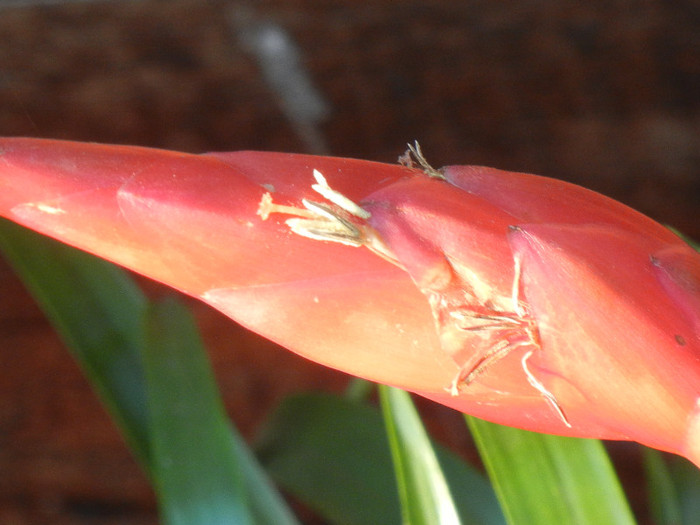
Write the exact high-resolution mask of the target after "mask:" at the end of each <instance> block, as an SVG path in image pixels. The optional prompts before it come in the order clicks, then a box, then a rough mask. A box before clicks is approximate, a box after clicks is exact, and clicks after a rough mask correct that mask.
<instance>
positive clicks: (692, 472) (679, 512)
mask: <svg viewBox="0 0 700 525" xmlns="http://www.w3.org/2000/svg"><path fill="white" fill-rule="evenodd" d="M643 454H644V468H645V471H646V475H647V490H648V494H649V505H650V508H651V513H652V516H653V518H654V523H656V524H658V525H695V524H696V523H697V522H698V516H700V470H698V469H697V468H696V467H695V466H694V465H692V464H691V463H690V462H688V461H686V460H685V459H682V458H679V457H675V456H674V457H670V458H668V461H665V460H664V457H663V454H661V452H659V451H657V450H652V449H650V448H646V447H645V448H644V449H643Z"/></svg>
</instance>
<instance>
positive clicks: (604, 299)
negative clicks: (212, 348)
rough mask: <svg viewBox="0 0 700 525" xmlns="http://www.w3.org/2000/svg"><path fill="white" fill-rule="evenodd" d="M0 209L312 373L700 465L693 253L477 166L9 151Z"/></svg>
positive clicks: (698, 280)
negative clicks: (195, 305) (267, 343)
mask: <svg viewBox="0 0 700 525" xmlns="http://www.w3.org/2000/svg"><path fill="white" fill-rule="evenodd" d="M0 186H1V192H0V214H2V215H3V216H5V217H7V218H8V219H11V220H13V221H16V222H18V223H20V224H23V225H25V226H28V227H30V228H33V229H35V230H37V231H40V232H43V233H45V234H47V235H50V236H52V237H55V238H56V239H59V240H61V241H63V242H66V243H68V244H71V245H74V246H77V247H79V248H82V249H84V250H87V251H89V252H92V253H94V254H96V255H98V256H100V257H104V258H106V259H109V260H112V261H114V262H116V263H118V264H121V265H123V266H126V267H128V268H130V269H132V270H135V271H137V272H140V273H143V274H145V275H147V276H149V277H151V278H154V279H157V280H159V281H162V282H164V283H166V284H169V285H170V286H173V287H175V288H177V289H179V290H181V291H183V292H185V293H188V294H190V295H193V296H195V297H199V298H200V299H202V300H204V301H206V302H207V303H209V304H210V305H212V306H214V307H215V308H217V309H219V310H221V311H222V312H224V313H226V314H227V315H229V316H230V317H231V318H233V319H235V320H236V321H238V322H240V323H241V324H243V325H245V326H247V327H248V328H250V329H252V330H254V331H256V332H258V333H260V334H262V335H264V336H266V337H268V338H270V339H272V340H274V341H276V342H278V343H280V344H282V345H284V346H286V347H287V348H289V349H290V350H293V351H295V352H297V353H299V354H301V355H303V356H305V357H308V358H309V359H312V360H314V361H317V362H320V363H323V364H326V365H328V366H332V367H334V368H337V369H340V370H344V371H346V372H348V373H351V374H354V375H357V376H360V377H364V378H368V379H372V380H375V381H378V382H382V383H387V384H391V385H395V386H399V387H402V388H405V389H408V390H411V391H413V392H416V393H418V394H421V395H423V396H425V397H428V398H430V399H434V400H436V401H438V402H440V403H443V404H445V405H448V406H451V407H454V408H456V409H458V410H461V411H463V412H466V413H469V414H472V415H475V416H478V417H482V418H484V419H488V420H491V421H495V422H499V423H503V424H507V425H512V426H517V427H521V428H526V429H529V430H535V431H540V432H549V433H555V434H562V435H571V436H580V437H595V438H605V439H624V440H635V441H638V442H640V443H643V444H646V445H649V446H652V447H656V448H659V449H663V450H668V451H671V452H675V453H678V454H681V455H684V456H686V457H688V458H689V459H690V460H691V461H694V462H695V463H696V464H698V465H700V255H698V254H697V253H696V252H694V251H693V250H692V249H691V248H690V247H689V246H688V245H686V244H685V243H684V242H683V241H682V240H681V239H679V238H678V237H677V236H676V235H675V234H673V233H672V232H670V231H669V230H667V229H666V228H664V227H663V226H661V225H659V224H658V223H656V222H654V221H652V220H651V219H649V218H647V217H645V216H643V215H641V214H639V213H637V212H635V211H634V210H632V209H630V208H628V207H626V206H624V205H622V204H620V203H618V202H616V201H613V200H611V199H608V198H606V197H603V196H602V195H599V194H597V193H594V192H591V191H588V190H585V189H583V188H580V187H578V186H574V185H572V184H568V183H565V182H561V181H557V180H553V179H547V178H543V177H538V176H535V175H526V174H521V173H511V172H505V171H500V170H496V169H492V168H484V167H475V166H448V167H445V168H442V169H439V170H436V169H433V168H432V167H430V166H429V165H428V163H427V162H426V161H425V159H424V158H423V155H422V153H421V152H420V149H419V148H418V147H417V146H416V147H412V148H411V151H410V152H409V155H407V156H404V157H403V158H402V164H398V165H388V164H379V163H373V162H367V161H361V160H352V159H340V158H329V157H313V156H307V155H293V154H282V153H263V152H235V153H210V154H206V155H189V154H183V153H175V152H168V151H161V150H153V149H146V148H137V147H127V146H105V145H97V144H82V143H73V142H62V141H51V140H38V139H11V138H10V139H1V140H0Z"/></svg>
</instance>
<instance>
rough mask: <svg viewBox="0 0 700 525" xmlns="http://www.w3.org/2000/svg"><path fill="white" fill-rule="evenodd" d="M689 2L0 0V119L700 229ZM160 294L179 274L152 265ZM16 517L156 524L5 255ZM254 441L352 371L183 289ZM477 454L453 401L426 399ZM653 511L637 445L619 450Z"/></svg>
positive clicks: (10, 124)
mask: <svg viewBox="0 0 700 525" xmlns="http://www.w3.org/2000/svg"><path fill="white" fill-rule="evenodd" d="M699 93H700V4H698V3H697V2H696V1H694V0H675V1H673V2H669V1H662V0H650V1H632V0H616V1H610V2H584V1H581V2H556V1H546V0H521V1H512V2H493V1H488V0H465V1H432V2H428V1H423V2H419V1H409V0H392V1H381V0H379V1H375V2H371V4H370V3H368V4H365V3H364V2H359V1H351V0H334V1H320V0H296V1H294V0H289V1H274V0H270V1H258V2H255V1H247V2H238V1H233V0H232V1H223V0H221V1H196V0H174V1H173V0H170V1H154V0H141V1H130V2H129V1H101V2H100V1H87V0H84V1H74V2H70V1H57V0H45V1H22V0H5V1H0V135H25V136H35V137H51V138H63V139H72V140H81V141H98V142H110V143H120V144H137V145H143V146H155V147H161V148H168V149H177V150H183V151H189V152H204V151H213V150H219V151H224V150H240V149H259V150H278V151H293V152H305V153H319V154H332V155H338V156H351V157H359V158H364V159H370V160H378V161H386V162H394V161H395V160H396V158H397V156H398V155H399V154H401V153H402V152H403V150H404V149H405V143H406V142H408V141H412V140H414V139H418V140H420V142H421V144H422V146H423V150H424V151H425V153H426V155H427V156H428V158H429V160H430V161H431V162H432V163H433V164H434V165H436V166H440V165H445V164H484V165H489V166H494V167H498V168H504V169H509V170H513V171H526V172H534V173H538V174H541V175H547V176H550V177H558V178H562V179H565V180H569V181H573V182H576V183H579V184H581V185H584V186H587V187H589V188H591V189H594V190H597V191H600V192H602V193H605V194H607V195H609V196H612V197H614V198H616V199H618V200H621V201H622V202H625V203H627V204H629V205H631V206H633V207H634V208H636V209H638V210H640V211H642V212H644V213H646V214H648V215H650V216H651V217H653V218H655V219H656V220H658V221H661V222H664V223H668V224H670V225H673V226H675V227H677V228H678V229H680V230H682V231H684V232H685V233H687V234H688V235H690V236H693V237H695V238H696V239H700V221H699V220H698V216H699V210H700V111H699V109H700V97H699V95H698V94H699ZM144 284H145V285H146V286H147V288H148V289H149V291H150V293H151V294H154V295H162V294H167V293H169V292H168V291H167V290H165V289H163V288H161V287H160V286H158V285H155V284H153V283H148V282H145V281H144ZM0 296H1V297H2V306H1V307H0V342H1V343H0V344H1V345H2V348H1V349H0V473H1V474H0V523H8V524H25V523H27V524H28V523H56V524H87V523H95V524H97V523H100V524H103V523H115V524H116V523H120V524H153V523H156V522H157V518H156V513H155V504H154V500H153V496H152V493H151V491H150V489H149V488H148V485H147V482H146V480H145V478H144V476H143V475H142V474H141V472H140V471H139V469H138V467H137V466H136V464H135V462H134V461H133V460H132V459H131V458H130V456H129V453H128V451H127V450H126V448H125V446H124V445H123V442H122V441H121V438H120V437H119V435H118V433H117V432H116V430H115V429H114V427H113V425H112V424H111V422H110V421H109V419H108V417H107V416H106V414H105V413H104V411H103V409H102V408H101V407H100V405H99V403H98V401H97V400H96V398H95V396H94V395H93V394H92V392H91V390H90V388H89V386H88V385H87V383H86V382H85V380H84V379H83V378H82V376H81V374H80V371H79V370H78V369H77V367H76V365H75V364H74V363H73V362H72V360H71V358H70V356H69V354H68V352H67V351H66V350H65V349H64V348H63V347H62V345H61V343H60V342H59V341H58V339H57V337H56V336H55V335H54V334H53V332H52V330H51V328H50V327H49V326H48V325H47V323H46V321H45V320H44V319H43V316H42V314H41V313H40V312H39V310H38V309H37V307H36V306H35V305H34V304H33V302H32V300H31V298H29V296H28V295H27V294H26V293H25V292H24V290H23V288H22V286H21V284H20V283H19V282H18V281H17V280H16V279H15V278H14V277H13V276H12V273H11V271H10V270H9V268H8V267H7V265H6V264H5V263H4V262H0ZM190 302H191V304H192V306H193V308H194V309H195V312H196V314H197V317H198V320H199V322H200V326H201V327H202V330H203V332H204V337H205V339H206V342H207V344H208V345H209V348H210V349H211V355H212V360H213V361H214V365H215V367H216V372H217V377H218V379H219V382H220V385H221V388H222V390H223V393H224V396H225V399H226V403H227V406H228V408H229V410H230V412H231V414H232V415H233V417H234V419H235V421H236V423H237V424H238V426H239V427H241V429H242V430H243V432H244V433H245V434H246V435H247V436H251V435H253V434H254V432H255V429H256V427H257V425H259V423H260V421H261V420H262V419H263V418H264V416H265V413H266V412H267V411H268V410H269V409H270V407H271V406H274V404H275V403H276V402H277V401H278V400H279V399H280V398H281V397H283V396H284V395H285V394H287V393H290V392H294V391H299V390H309V389H324V390H336V391H339V390H340V389H342V388H343V387H344V385H345V384H346V383H347V377H346V376H344V375H343V374H339V373H336V372H333V371H330V370H327V369H324V368H322V367H321V366H317V365H314V364H311V363H308V362H306V361H304V360H302V359H301V358H298V357H295V356H293V355H292V354H290V353H289V352H286V351H284V350H281V349H279V348H277V347H274V346H273V345H272V344H269V343H265V342H261V341H260V340H259V339H257V338H256V337H254V336H252V335H251V334H248V333H246V332H244V331H243V330H241V329H239V328H238V327H236V326H235V325H234V324H233V323H232V322H230V321H229V320H227V319H225V318H224V317H222V316H221V315H220V314H218V313H216V312H213V311H212V310H210V309H209V308H207V307H205V306H203V305H200V304H198V303H195V302H194V301H190ZM421 407H422V408H423V409H424V410H425V411H426V413H427V417H428V418H429V420H430V422H431V426H432V427H433V429H434V431H435V432H436V433H437V434H438V435H439V436H440V438H441V440H442V441H444V442H447V443H448V444H449V445H451V446H453V447H457V449H458V450H460V451H461V452H462V453H463V454H464V455H465V456H469V457H471V456H472V455H473V452H472V451H471V449H470V448H469V446H470V442H469V437H468V436H467V431H466V429H465V428H464V425H463V424H461V421H460V418H459V417H458V416H456V415H455V414H454V413H452V412H450V411H447V410H446V409H440V408H435V407H430V406H429V405H428V404H427V403H421ZM610 449H611V450H612V452H613V454H614V458H615V462H616V464H618V466H620V467H621V468H622V471H623V476H624V477H625V480H626V490H627V492H628V494H629V495H630V497H631V499H632V503H633V506H634V510H635V512H637V513H638V515H639V516H640V517H641V521H642V523H644V520H645V516H646V508H645V504H644V493H643V486H642V484H641V482H640V481H639V480H640V466H639V458H638V454H637V452H636V448H635V447H634V446H629V445H626V444H612V445H611V446H610Z"/></svg>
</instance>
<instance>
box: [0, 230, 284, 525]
mask: <svg viewBox="0 0 700 525" xmlns="http://www.w3.org/2000/svg"><path fill="white" fill-rule="evenodd" d="M0 249H2V250H3V251H4V253H5V255H6V256H7V258H8V259H9V260H10V262H11V263H12V264H13V266H14V268H15V270H16V271H17V273H18V274H19V275H20V277H22V279H23V280H24V282H25V284H26V285H27V286H28V288H29V289H30V291H31V292H32V294H33V295H34V297H35V298H36V299H37V301H38V302H39V304H40V305H41V306H42V308H43V309H44V311H45V312H46V314H47V316H48V317H49V319H50V320H51V322H52V323H53V324H54V326H55V327H56V328H57V330H58V331H59V332H60V333H61V335H62V337H63V339H64V340H65V341H66V343H67V345H68V347H69V348H70V349H71V352H72V353H73V355H74V357H75V358H76V360H77V361H78V363H79V364H80V365H81V366H82V368H83V370H84V371H85V373H86V375H87V377H88V379H89V380H90V381H91V383H92V384H93V386H94V387H95V388H96V390H97V391H98V393H99V394H100V397H101V399H102V401H103V402H104V403H105V405H106V406H107V408H108V410H109V411H110V413H111V414H112V416H113V417H114V419H115V421H116V423H117V425H118V426H119V428H120V429H121V431H122V432H123V433H124V434H125V436H126V437H127V442H128V443H129V445H130V446H131V449H132V451H133V452H134V453H135V454H136V457H137V459H139V461H140V462H141V464H142V466H143V468H144V469H145V470H146V471H147V472H148V473H149V475H150V476H151V478H152V479H153V480H155V481H154V482H155V483H156V484H158V483H161V482H162V481H161V480H160V476H161V475H162V474H163V465H162V460H163V456H162V454H163V452H164V451H165V452H167V451H168V447H170V446H173V447H174V446H175V444H165V446H166V448H165V449H163V448H162V447H163V444H162V443H161V442H160V441H162V439H163V438H162V431H163V428H162V427H157V428H156V432H155V433H156V434H159V437H158V439H157V440H156V441H155V443H156V444H158V446H159V450H158V456H157V458H154V457H153V455H152V448H151V446H152V441H153V435H152V432H151V430H152V426H151V425H152V422H151V411H150V410H149V403H153V399H154V396H155V398H157V397H158V396H163V388H164V387H165V386H167V385H163V384H161V382H160V379H161V378H160V377H159V374H160V373H161V371H160V370H159V369H157V368H156V367H154V365H155V364H156V361H157V360H158V358H159V354H158V349H159V348H160V346H159V345H160V343H156V344H153V345H151V347H150V349H149V352H148V353H147V354H146V355H145V356H144V352H145V346H146V340H145V330H144V328H145V318H146V316H147V315H148V317H149V318H150V332H151V336H153V335H154V333H155V331H158V330H162V331H164V332H166V333H169V334H178V335H181V336H182V337H183V339H182V341H183V343H184V341H188V342H190V343H192V342H194V341H195V340H196V341H197V344H194V345H192V346H190V347H189V348H188V349H187V351H186V352H185V348H184V347H182V346H175V348H174V350H177V351H181V352H182V353H184V355H180V354H178V353H177V352H173V353H172V354H170V355H169V359H168V360H167V364H168V365H170V366H172V367H174V369H170V370H168V368H167V367H166V368H165V369H163V371H162V372H170V373H174V372H175V370H178V369H182V367H183V366H186V364H187V363H190V364H196V366H194V369H195V370H196V371H197V372H198V373H197V375H196V377H194V379H193V382H190V383H188V384H189V385H190V386H193V385H195V384H196V386H198V387H199V388H201V389H202V390H201V392H195V391H194V390H190V391H189V393H190V395H191V397H192V399H196V400H202V399H205V400H206V401H207V402H208V403H210V405H209V409H207V408H205V407H204V405H202V406H201V408H202V411H203V412H207V413H208V416H209V421H210V422H213V423H214V425H215V427H216V430H215V431H214V434H216V435H217V436H218V437H217V441H218V444H219V446H221V448H222V449H225V450H226V454H229V455H230V453H231V451H232V450H233V451H234V452H235V455H236V456H237V457H236V460H235V461H236V463H238V465H239V466H238V467H236V468H235V469H234V470H232V471H231V472H230V475H229V479H236V477H237V476H239V475H240V474H238V473H237V472H238V469H239V468H240V469H241V470H242V473H243V476H244V478H245V485H246V487H247V490H248V496H249V501H250V508H251V512H252V514H253V516H254V522H255V523H260V524H270V525H277V524H295V523H297V522H296V520H295V519H294V517H293V515H292V514H291V513H290V511H289V510H288V508H287V507H286V505H285V504H284V502H283V500H282V499H281V497H280V495H279V493H278V492H277V491H276V490H275V489H274V487H273V486H272V485H271V483H270V481H269V479H268V478H267V477H266V475H265V474H264V472H263V471H262V470H261V468H260V466H259V464H258V463H257V461H256V460H255V458H254V457H253V455H252V453H251V451H250V449H249V448H248V447H247V445H246V444H245V442H244V441H243V440H242V439H241V438H240V436H238V435H237V434H236V433H235V431H233V430H232V429H231V428H230V427H229V426H228V422H226V421H225V420H224V423H225V427H226V428H225V430H226V434H227V436H224V435H223V434H224V432H223V431H222V430H221V424H222V423H221V419H222V418H223V415H222V413H221V402H220V401H219V400H218V396H217V395H216V390H215V388H216V387H215V386H214V383H213V379H212V377H211V373H210V372H207V371H208V364H207V361H206V355H205V353H204V352H203V349H202V348H201V345H200V344H199V341H198V339H197V338H196V337H195V336H194V334H193V333H192V330H193V326H192V321H191V318H190V316H185V313H184V311H182V310H180V309H178V308H176V307H174V306H172V305H171V306H167V307H165V306H164V307H157V308H156V309H155V311H149V306H148V303H147V300H146V298H145V296H144V295H143V294H142V293H141V292H140V290H139V289H138V287H137V286H136V285H135V284H134V282H133V280H132V279H130V277H129V276H128V274H127V273H126V272H124V271H123V270H121V269H120V268H118V267H116V266H114V265H112V264H110V263H108V262H106V261H103V260H101V259H98V258H96V257H93V256H91V255H89V254H87V253H84V252H81V251H79V250H76V249H74V248H70V247H69V246H66V245H64V244H61V243H59V242H56V241H54V240H52V239H49V238H48V237H45V236H43V235H39V234H37V233H35V232H32V231H31V230H27V229H25V228H22V227H20V226H17V225H16V224H14V223H11V222H9V221H6V220H4V219H0ZM169 310H172V313H173V316H172V317H168V316H167V315H165V316H164V315H162V313H163V311H169ZM168 323H169V324H168ZM170 343H172V341H170V342H168V341H163V344H170ZM160 357H162V356H160ZM144 358H148V363H147V364H148V365H149V367H150V368H149V374H148V375H149V378H150V380H149V383H148V384H147V382H146V373H145V370H144ZM183 360H184V364H183ZM163 377H165V375H164V376H163ZM149 385H150V387H151V390H150V391H149V390H148V387H149ZM171 386H172V387H173V388H176V387H177V385H171ZM178 392H180V390H178ZM212 393H213V394H212ZM176 400H177V397H174V398H173V399H171V400H165V401H167V403H165V401H164V403H163V404H160V405H157V406H156V404H153V405H152V409H153V413H154V416H153V418H154V419H155V420H160V419H163V418H164V414H166V413H168V411H170V412H172V410H173V402H174V401H176ZM216 411H218V413H217V412H216ZM214 414H217V415H216V416H214ZM219 416H221V418H219ZM188 424H189V423H188ZM159 425H160V423H159ZM198 431H205V430H204V428H203V427H201V426H200V427H198ZM225 442H226V443H225ZM205 444H207V445H208V443H206V442H202V446H204V445H205ZM210 451H211V450H210ZM211 452H212V453H214V455H216V453H218V452H216V453H215V452H213V451H211ZM189 459H192V461H194V459H193V458H189ZM205 459H206V460H207V461H209V460H211V456H210V457H207V458H205ZM222 463H228V464H230V457H228V459H226V460H222ZM193 468H194V467H193ZM197 468H200V467H197ZM164 483H171V482H170V481H166V482H164ZM195 491H196V488H195ZM207 497H209V496H208V495H207ZM236 497H238V496H236ZM185 501H190V502H192V504H193V506H196V505H200V504H201V503H197V502H196V501H195V500H194V499H193V498H192V497H190V496H187V497H186V498H185ZM192 523H194V522H192ZM203 523H209V521H206V522H203Z"/></svg>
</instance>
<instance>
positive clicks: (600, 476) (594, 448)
mask: <svg viewBox="0 0 700 525" xmlns="http://www.w3.org/2000/svg"><path fill="white" fill-rule="evenodd" d="M466 419H467V422H468V424H469V428H470V429H471V431H472V434H473V435H474V439H475V440H476V444H477V446H478V448H479V451H480V453H481V457H482V459H483V461H484V463H485V465H486V469H487V471H488V473H489V476H490V477H491V481H492V483H493V485H494V488H495V489H496V493H497V494H498V497H499V500H500V501H501V505H502V507H503V510H504V512H505V514H506V518H507V520H508V522H509V523H511V524H522V523H528V524H539V523H542V524H548V523H567V524H581V525H588V524H591V523H615V524H616V525H625V524H630V525H631V524H633V523H634V518H633V516H632V513H631V511H630V509H629V505H628V503H627V500H626V499H625V496H624V493H623V492H622V488H621V487H620V484H619V481H618V479H617V477H616V475H615V472H614V470H613V468H612V465H611V463H610V460H609V458H608V456H607V454H606V452H605V449H604V448H603V446H602V444H601V443H600V441H596V440H584V439H574V438H565V437H560V436H551V435H547V434H537V433H534V432H527V431H524V430H519V429H516V428H510V427H504V426H501V425H496V424H494V423H489V422H487V421H483V420H480V419H477V418H474V417H470V416H466Z"/></svg>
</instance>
